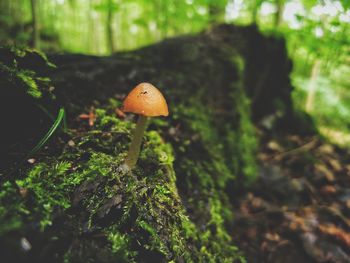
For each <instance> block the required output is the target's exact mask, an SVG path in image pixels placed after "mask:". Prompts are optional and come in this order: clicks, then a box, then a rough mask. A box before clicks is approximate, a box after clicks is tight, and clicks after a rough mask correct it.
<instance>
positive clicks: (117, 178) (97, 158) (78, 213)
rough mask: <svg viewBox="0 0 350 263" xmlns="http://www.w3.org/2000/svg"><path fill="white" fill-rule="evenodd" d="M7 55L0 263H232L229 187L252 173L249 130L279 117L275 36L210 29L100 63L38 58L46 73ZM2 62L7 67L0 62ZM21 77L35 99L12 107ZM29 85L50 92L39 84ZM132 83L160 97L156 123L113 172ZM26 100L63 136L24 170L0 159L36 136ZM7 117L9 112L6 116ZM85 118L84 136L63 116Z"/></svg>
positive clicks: (39, 128) (283, 57) (42, 124)
mask: <svg viewBox="0 0 350 263" xmlns="http://www.w3.org/2000/svg"><path fill="white" fill-rule="evenodd" d="M0 55H1V54H0ZM17 55H18V54H17ZM17 55H16V54H14V53H13V52H12V53H11V52H10V53H9V54H7V55H6V54H5V55H4V54H3V53H2V55H1V61H2V64H1V66H2V67H1V74H2V75H4V76H5V77H6V78H5V77H4V78H2V81H3V82H4V83H5V84H6V85H7V86H6V88H7V89H5V91H4V94H5V95H4V96H3V97H2V100H4V101H7V103H6V104H4V103H3V104H2V107H3V108H2V110H6V111H7V112H8V113H9V114H8V116H7V121H8V122H9V124H10V125H9V129H8V131H7V132H6V133H5V134H4V136H1V137H2V139H3V140H4V145H7V147H8V148H7V151H6V152H5V153H3V154H4V160H11V162H10V161H7V162H6V164H7V166H11V164H12V167H10V169H6V170H3V172H1V192H0V212H1V213H0V254H1V255H2V257H3V258H7V259H8V262H234V261H244V258H243V257H242V255H241V254H240V253H239V250H238V249H237V247H236V245H239V244H233V243H232V240H231V237H232V235H234V229H233V228H232V220H233V218H234V217H233V214H232V209H231V200H232V198H234V193H233V190H232V189H233V187H234V185H237V184H238V185H239V184H243V183H244V182H249V180H253V178H254V176H255V175H256V162H255V156H256V148H257V144H258V141H257V136H256V133H255V129H254V125H253V121H255V122H257V121H260V120H262V119H263V118H264V117H266V116H278V119H279V123H280V124H283V123H284V122H283V121H284V120H285V119H290V118H292V116H293V109H292V103H291V97H290V92H291V85H290V82H289V77H288V75H289V73H290V70H291V62H290V60H289V59H288V58H287V54H286V49H285V45H284V41H283V39H277V38H274V37H266V36H263V35H261V34H260V33H258V31H257V29H256V28H255V27H235V26H231V25H221V26H217V27H214V28H212V29H210V30H208V31H205V32H203V33H200V34H198V35H194V36H183V37H177V38H173V39H168V40H165V41H163V42H161V43H158V44H155V45H152V46H149V47H145V48H142V49H139V50H135V51H132V52H125V53H117V54H115V55H113V56H110V57H93V56H83V55H71V54H69V55H68V54H66V55H52V56H49V59H50V61H52V62H53V63H54V64H56V68H49V67H47V66H43V67H39V65H45V64H47V61H45V60H44V62H43V61H42V63H39V62H38V61H37V59H34V60H33V61H32V60H31V59H28V61H29V62H28V63H22V64H18V63H15V64H13V59H15V60H16V59H17V60H18V58H17V57H16V56H17ZM9 56H15V58H13V59H12V60H11V59H10V60H8V59H7V61H6V59H4V58H8V57H9ZM23 57H24V58H26V55H23ZM22 70H26V71H25V73H28V70H30V71H32V72H33V73H30V74H29V76H28V74H27V75H26V76H27V77H29V78H30V79H31V80H29V81H28V79H27V81H25V82H24V84H23V85H24V86H26V85H27V86H29V87H31V89H30V88H28V89H27V92H26V94H29V95H33V94H31V93H30V92H28V90H32V91H33V90H34V91H36V88H38V90H39V91H40V88H43V89H44V91H47V92H46V93H45V92H43V94H44V95H42V96H41V98H39V100H38V99H35V98H32V99H27V97H26V99H25V101H26V103H21V104H16V103H15V101H16V99H17V97H16V96H17V95H16V96H13V95H7V94H8V93H7V92H8V90H15V89H18V86H19V85H20V84H18V83H17V82H16V81H15V80H16V79H18V72H19V71H22ZM11 72H12V73H11ZM11 74H12V75H11ZM33 74H34V75H33ZM38 76H39V77H40V78H39V79H38V78H37V77H38ZM43 76H45V77H49V78H50V79H51V80H52V82H51V83H50V85H48V84H47V83H46V82H45V83H41V82H40V80H42V79H43ZM20 79H21V78H20ZM22 79H23V78H22ZM32 81H34V83H36V84H35V85H33V82H32ZM144 81H147V82H151V83H153V84H154V85H155V86H157V87H158V88H159V89H161V90H162V92H163V93H164V94H165V97H166V98H167V100H168V103H169V109H170V116H169V118H157V119H156V118H154V119H152V121H151V123H150V126H149V129H148V132H146V134H145V137H144V143H143V148H142V151H141V156H140V159H139V161H138V163H137V167H136V168H135V170H134V171H133V172H132V173H131V174H128V173H125V172H123V170H122V169H120V165H121V164H122V162H123V160H124V159H125V155H126V152H127V148H128V145H129V143H130V134H131V130H132V128H133V127H134V124H133V121H132V116H127V118H126V119H125V120H120V119H119V118H117V116H116V114H115V112H114V111H115V109H116V108H117V107H118V106H120V103H121V100H120V99H121V98H122V97H123V96H124V95H125V94H126V93H127V92H128V91H129V90H130V89H131V88H132V87H134V86H135V85H136V84H138V83H139V82H144ZM21 85H22V84H21ZM52 87H54V89H53V88H52ZM24 90H26V89H23V90H21V91H19V92H18V93H19V94H22V95H23V91H24ZM32 93H33V92H32ZM51 93H53V94H54V96H55V99H53V97H52V96H51V95H50V94H51ZM45 94H46V95H45ZM22 95H21V96H22ZM29 95H28V96H29ZM23 96H24V95H23ZM24 97H25V96H24ZM37 97H40V96H37ZM38 104H39V105H40V107H39V108H40V109H43V108H44V110H45V111H46V112H49V113H50V114H55V110H56V111H57V109H58V107H59V106H64V107H65V108H66V110H67V122H68V127H69V128H68V129H66V130H65V131H58V132H56V134H55V136H54V137H53V138H51V140H50V142H49V143H48V144H46V146H45V148H42V149H41V151H40V152H39V153H37V154H35V155H34V156H30V157H31V158H33V159H32V160H31V163H33V162H34V164H29V163H26V164H24V165H22V166H20V167H15V168H14V167H13V166H14V165H13V163H14V162H13V159H10V157H9V153H12V156H14V157H15V161H18V160H20V159H21V158H23V157H24V156H25V154H26V151H27V150H28V149H30V147H32V146H33V145H35V140H36V139H37V138H40V136H42V133H44V132H45V130H46V129H47V127H49V124H50V118H47V117H45V116H44V115H45V114H43V113H42V112H41V111H40V110H38V109H37V108H38V107H37V105H38ZM4 105H6V107H5V106H4ZM32 105H35V106H32ZM14 109H17V110H18V109H19V110H20V111H21V112H22V114H17V115H12V110H14ZM89 110H91V111H93V113H94V116H95V117H96V120H94V123H93V127H89V126H88V125H87V123H84V122H82V120H79V119H78V118H77V117H78V116H79V114H81V113H84V112H86V111H89ZM14 118H16V119H14ZM28 118H30V120H32V122H30V121H28ZM22 119H26V121H24V122H23V123H22V122H21V120H22ZM27 125H28V126H30V127H31V129H30V130H27ZM12 129H14V130H15V131H16V133H13V134H12ZM12 135H13V136H12ZM14 135H15V136H14ZM14 141H15V142H16V146H13V144H14V143H13V142H14ZM5 142H6V143H5ZM19 142H21V143H19ZM18 144H20V146H18ZM23 145H24V146H23ZM25 146H26V147H25ZM28 147H29V148H28ZM14 148H15V149H17V151H16V153H14V152H15V151H14V150H13V149H14ZM17 166H19V165H18V163H17ZM5 168H8V167H5ZM9 171H10V172H9ZM237 180H239V182H237Z"/></svg>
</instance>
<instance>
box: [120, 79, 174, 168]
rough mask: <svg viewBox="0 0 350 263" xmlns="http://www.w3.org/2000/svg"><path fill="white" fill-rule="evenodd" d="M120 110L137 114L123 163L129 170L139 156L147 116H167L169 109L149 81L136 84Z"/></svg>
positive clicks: (162, 97) (160, 94)
mask: <svg viewBox="0 0 350 263" xmlns="http://www.w3.org/2000/svg"><path fill="white" fill-rule="evenodd" d="M122 110H123V111H124V112H132V113H135V114H138V115H139V118H138V120H137V124H136V129H135V130H134V133H133V138H132V140H131V144H130V147H129V152H128V155H127V157H126V159H125V165H126V166H127V167H128V168H129V169H130V170H131V169H133V168H134V167H135V165H136V162H137V159H138V157H139V153H140V147H141V142H142V137H143V133H144V131H145V129H146V125H147V120H148V117H156V116H168V115H169V111H168V105H167V103H166V101H165V98H164V96H163V95H162V93H161V92H160V91H159V90H158V89H157V88H156V87H154V86H153V85H152V84H150V83H140V84H139V85H137V86H136V87H135V88H134V89H133V90H132V91H131V92H130V93H129V94H128V96H126V98H125V99H124V102H123V106H122Z"/></svg>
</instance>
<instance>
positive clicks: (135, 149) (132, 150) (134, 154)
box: [125, 115, 148, 170]
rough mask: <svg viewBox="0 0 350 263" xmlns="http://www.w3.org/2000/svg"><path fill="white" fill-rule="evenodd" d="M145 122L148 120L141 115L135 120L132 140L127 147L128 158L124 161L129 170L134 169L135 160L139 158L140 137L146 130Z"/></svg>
mask: <svg viewBox="0 0 350 263" xmlns="http://www.w3.org/2000/svg"><path fill="white" fill-rule="evenodd" d="M147 120H148V118H147V117H146V116H143V115H140V116H139V118H138V120H137V124H136V128H135V130H134V134H133V138H132V140H131V144H130V147H129V152H128V156H127V157H126V159H125V164H126V165H127V166H128V167H129V169H130V170H132V169H133V168H134V167H135V165H136V162H137V159H138V157H139V154H140V148H141V142H142V137H143V134H144V132H145V130H146V126H147Z"/></svg>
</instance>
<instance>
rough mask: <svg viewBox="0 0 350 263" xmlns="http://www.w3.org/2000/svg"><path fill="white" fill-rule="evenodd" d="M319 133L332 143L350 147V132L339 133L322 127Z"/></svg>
mask: <svg viewBox="0 0 350 263" xmlns="http://www.w3.org/2000/svg"><path fill="white" fill-rule="evenodd" d="M319 131H320V132H321V134H322V135H323V136H325V137H326V138H328V139H329V140H330V141H331V142H333V143H335V144H338V145H340V146H347V147H349V146H350V132H345V131H339V130H336V129H333V128H330V127H326V126H321V127H319Z"/></svg>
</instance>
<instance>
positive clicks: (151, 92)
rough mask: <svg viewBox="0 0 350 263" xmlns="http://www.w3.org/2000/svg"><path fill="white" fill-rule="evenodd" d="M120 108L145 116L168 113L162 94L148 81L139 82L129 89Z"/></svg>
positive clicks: (166, 114)
mask: <svg viewBox="0 0 350 263" xmlns="http://www.w3.org/2000/svg"><path fill="white" fill-rule="evenodd" d="M122 110H123V111H124V112H132V113H136V114H140V115H143V116H147V117H155V116H168V115H169V111H168V104H167V103H166V101H165V98H164V96H163V94H162V93H161V92H160V91H159V90H158V89H157V88H156V87H154V86H153V85H152V84H150V83H141V84H139V85H137V86H136V87H135V88H134V89H133V90H132V91H130V93H129V94H128V96H126V98H125V99H124V102H123V107H122Z"/></svg>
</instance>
